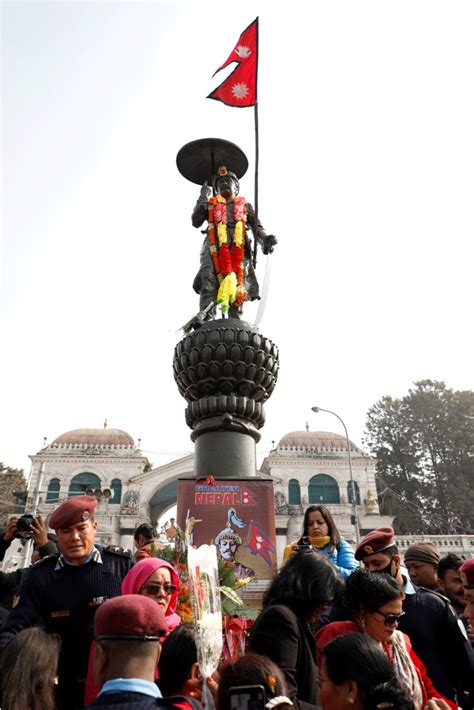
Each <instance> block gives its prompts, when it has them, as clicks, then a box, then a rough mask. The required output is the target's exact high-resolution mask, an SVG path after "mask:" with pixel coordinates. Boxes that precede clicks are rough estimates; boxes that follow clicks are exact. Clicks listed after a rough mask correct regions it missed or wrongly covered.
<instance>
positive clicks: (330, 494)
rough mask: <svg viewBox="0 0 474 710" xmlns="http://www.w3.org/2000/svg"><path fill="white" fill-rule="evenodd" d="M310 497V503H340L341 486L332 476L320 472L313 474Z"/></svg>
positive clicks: (309, 490) (309, 488) (309, 491)
mask: <svg viewBox="0 0 474 710" xmlns="http://www.w3.org/2000/svg"><path fill="white" fill-rule="evenodd" d="M308 498H309V502H310V503H313V504H314V503H315V504H316V505H317V504H318V503H324V504H327V503H340V502H341V500H340V497H339V487H338V485H337V482H336V481H335V480H334V478H333V477H332V476H327V475H326V474H325V473H320V474H318V475H317V476H313V477H312V478H311V479H310V481H309V485H308Z"/></svg>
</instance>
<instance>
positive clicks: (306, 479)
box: [261, 431, 392, 560]
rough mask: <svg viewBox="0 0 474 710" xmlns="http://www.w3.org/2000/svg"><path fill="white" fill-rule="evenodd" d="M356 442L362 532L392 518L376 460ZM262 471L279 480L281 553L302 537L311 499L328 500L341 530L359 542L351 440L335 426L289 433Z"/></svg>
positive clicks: (354, 454)
mask: <svg viewBox="0 0 474 710" xmlns="http://www.w3.org/2000/svg"><path fill="white" fill-rule="evenodd" d="M349 444H350V457H351V458H350V463H351V467H352V476H353V480H354V484H355V490H356V501H357V507H356V513H357V519H358V522H359V529H360V534H361V536H362V535H364V534H365V532H368V531H369V530H373V529H374V528H379V527H386V526H389V525H391V524H392V518H391V517H389V516H383V515H381V514H380V511H379V506H378V501H377V491H376V486H375V463H376V462H375V460H374V459H371V458H370V457H369V456H367V455H366V454H364V453H363V452H362V451H361V450H360V449H359V448H357V446H355V444H353V443H352V442H349ZM261 472H262V473H263V474H265V475H268V476H271V478H272V479H273V481H274V484H275V509H276V529H277V556H278V559H279V560H281V558H282V554H283V549H284V547H285V545H287V544H288V543H290V542H293V541H295V540H297V539H298V538H299V537H300V536H301V534H302V529H303V517H304V511H305V509H306V508H307V507H308V505H312V504H314V505H318V504H323V505H325V506H327V508H328V509H329V510H330V512H331V514H332V515H333V516H334V519H335V521H336V524H337V527H338V529H339V531H340V533H341V535H342V536H343V537H344V538H345V539H346V540H347V541H348V542H350V543H351V544H355V529H354V525H353V524H352V522H351V515H352V513H353V506H352V504H351V500H350V499H349V490H350V488H349V486H350V480H351V476H350V466H349V452H348V446H347V440H346V438H345V437H344V436H341V435H339V434H333V433H331V432H320V431H319V432H312V431H294V432H290V433H289V434H287V435H286V436H284V437H283V438H282V439H281V440H280V442H279V444H278V445H277V447H276V448H275V449H274V450H273V451H271V452H270V454H269V455H268V456H267V457H266V458H265V460H264V461H263V464H262V467H261Z"/></svg>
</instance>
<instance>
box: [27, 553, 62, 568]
mask: <svg viewBox="0 0 474 710" xmlns="http://www.w3.org/2000/svg"><path fill="white" fill-rule="evenodd" d="M58 558H59V553H58V552H55V553H54V554H52V555H46V557H42V558H41V559H40V560H38V562H35V563H34V565H33V567H39V566H40V565H42V564H45V563H46V562H51V560H54V561H55V562H57V560H58Z"/></svg>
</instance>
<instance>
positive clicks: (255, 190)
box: [253, 16, 259, 269]
mask: <svg viewBox="0 0 474 710" xmlns="http://www.w3.org/2000/svg"><path fill="white" fill-rule="evenodd" d="M258 22H259V20H258V16H257V18H256V23H257V24H256V27H255V33H256V40H257V41H256V45H257V64H256V66H255V106H254V119H255V185H254V208H255V231H254V238H253V268H254V269H255V268H256V266H257V241H258V240H257V232H258V161H259V139H258V57H259V47H258Z"/></svg>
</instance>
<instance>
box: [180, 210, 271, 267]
mask: <svg viewBox="0 0 474 710" xmlns="http://www.w3.org/2000/svg"><path fill="white" fill-rule="evenodd" d="M193 224H194V222H193ZM201 224H202V222H201ZM247 225H248V226H249V227H250V228H251V230H252V232H253V235H254V237H255V238H256V239H257V241H258V243H259V244H260V247H261V249H262V251H263V253H264V254H271V253H272V252H273V247H274V246H275V244H277V243H278V240H277V238H276V237H275V236H274V235H273V234H267V233H266V231H265V229H264V228H263V226H262V223H261V222H260V220H258V223H257V225H255V210H254V208H253V207H252V205H251V204H250V202H247Z"/></svg>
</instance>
